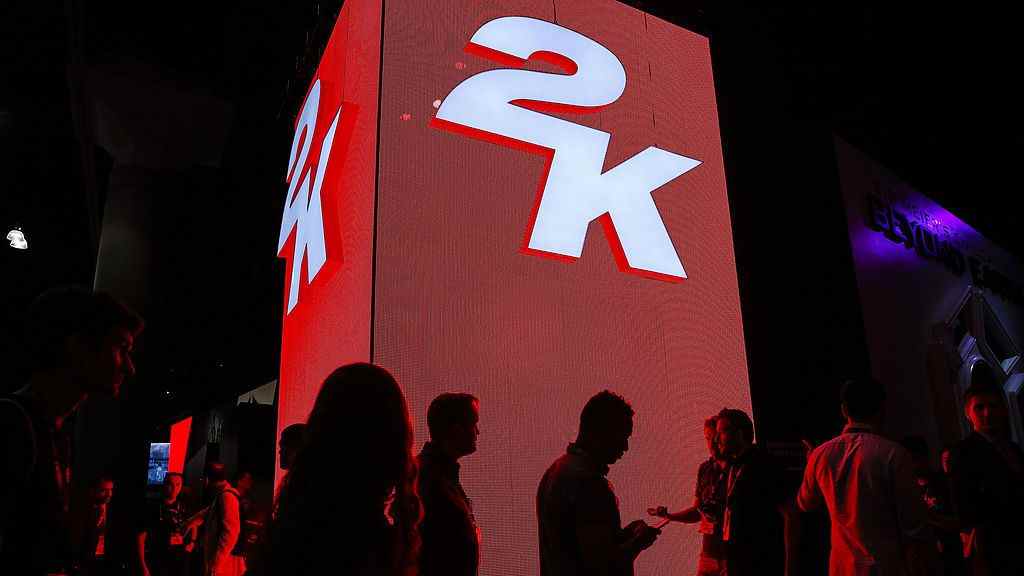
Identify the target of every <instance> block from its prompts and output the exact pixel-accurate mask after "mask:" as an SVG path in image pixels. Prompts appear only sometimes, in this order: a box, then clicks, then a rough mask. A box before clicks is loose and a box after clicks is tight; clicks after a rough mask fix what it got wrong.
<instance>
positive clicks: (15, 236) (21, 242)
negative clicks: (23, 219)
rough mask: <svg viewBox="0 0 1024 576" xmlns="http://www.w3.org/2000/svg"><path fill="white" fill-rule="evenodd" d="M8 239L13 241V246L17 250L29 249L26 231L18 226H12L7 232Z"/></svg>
mask: <svg viewBox="0 0 1024 576" xmlns="http://www.w3.org/2000/svg"><path fill="white" fill-rule="evenodd" d="M0 230H2V228H0ZM7 240H8V241H9V242H10V243H11V248H14V249H15V250H28V239H27V238H25V233H24V232H22V231H21V228H20V227H18V226H15V227H14V228H11V231H10V232H8V233H7Z"/></svg>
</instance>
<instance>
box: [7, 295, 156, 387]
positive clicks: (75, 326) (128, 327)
mask: <svg viewBox="0 0 1024 576" xmlns="http://www.w3.org/2000/svg"><path fill="white" fill-rule="evenodd" d="M142 327H143V323H142V319H141V318H140V317H139V316H138V315H137V314H135V313H134V312H132V311H131V310H129V309H128V308H127V307H126V306H125V305H124V304H121V303H120V302H118V301H117V300H116V299H114V297H112V296H110V295H109V294H106V293H103V292H93V291H91V290H86V289H83V288H75V287H65V288H55V289H53V290H49V291H47V292H45V293H43V294H42V295H40V296H39V297H38V298H36V300H35V301H34V302H33V303H32V305H31V307H30V309H29V312H28V338H27V343H28V352H29V360H30V362H31V369H32V372H33V373H42V372H57V373H61V374H63V375H66V376H67V378H66V381H67V382H68V383H69V384H70V385H72V386H77V387H79V388H80V392H81V394H82V395H83V396H87V395H90V394H107V395H110V396H117V394H118V392H119V391H120V388H121V383H122V382H123V381H124V378H125V376H131V375H133V374H134V373H135V364H134V363H133V360H132V351H133V348H134V345H135V337H136V336H138V334H139V333H140V332H141V331H142Z"/></svg>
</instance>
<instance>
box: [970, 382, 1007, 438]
mask: <svg viewBox="0 0 1024 576" xmlns="http://www.w3.org/2000/svg"><path fill="white" fill-rule="evenodd" d="M964 412H965V413H966V414H967V419H968V420H970V422H971V428H973V429H974V431H975V432H979V433H981V434H987V435H990V436H999V435H1003V434H1005V433H1006V432H1007V430H1008V425H1009V410H1008V409H1007V407H1006V396H1005V395H1004V394H1003V390H1002V389H1001V388H1000V387H999V384H998V383H997V382H996V379H995V376H994V375H993V374H992V371H991V369H989V368H988V367H987V366H976V367H975V368H974V373H973V374H972V382H971V385H970V386H969V387H968V388H967V390H966V391H965V392H964Z"/></svg>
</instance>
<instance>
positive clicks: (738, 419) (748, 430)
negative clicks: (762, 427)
mask: <svg viewBox="0 0 1024 576" xmlns="http://www.w3.org/2000/svg"><path fill="white" fill-rule="evenodd" d="M717 420H727V421H728V422H729V424H732V427H733V428H736V429H737V430H739V431H740V432H742V433H743V434H744V436H746V438H747V441H748V442H753V441H754V421H753V420H751V419H750V416H748V415H747V413H746V412H744V411H743V410H738V409H736V408H722V410H721V411H719V412H718V416H717V417H716V422H715V424H716V425H717V424H718V422H717Z"/></svg>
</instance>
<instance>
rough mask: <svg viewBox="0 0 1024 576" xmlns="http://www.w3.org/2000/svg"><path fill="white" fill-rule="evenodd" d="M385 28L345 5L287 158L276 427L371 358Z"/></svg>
mask: <svg viewBox="0 0 1024 576" xmlns="http://www.w3.org/2000/svg"><path fill="white" fill-rule="evenodd" d="M380 27H381V5H380V2H379V1H371V0H360V1H355V2H346V3H345V5H344V6H343V7H342V9H341V13H340V14H339V15H338V19H337V22H336V23H335V25H334V31H333V32H332V34H331V37H330V40H329V42H328V43H327V47H326V49H325V50H324V54H323V57H322V59H321V61H320V65H319V67H318V69H317V71H316V75H315V76H314V78H313V83H312V85H311V86H310V88H309V90H308V93H307V95H306V98H305V99H304V101H303V104H302V108H301V109H300V110H297V111H296V121H295V135H294V138H293V140H292V146H291V150H290V154H289V157H288V158H281V168H282V170H281V172H282V176H283V177H284V178H285V179H286V182H285V185H284V186H283V188H284V189H286V190H287V194H285V193H284V192H282V198H283V199H284V209H283V211H282V212H283V214H282V222H281V228H280V231H279V252H278V255H279V256H280V257H281V258H284V259H286V260H287V265H286V271H287V272H286V274H287V276H286V280H285V286H284V300H285V315H284V319H283V321H282V337H281V372H280V386H278V395H279V397H278V418H277V424H278V431H279V432H280V430H281V429H283V428H284V427H286V426H288V425H290V424H294V423H296V422H304V421H305V420H306V417H307V416H308V415H309V409H310V407H312V405H313V401H314V400H315V398H316V393H317V391H318V390H319V387H320V383H321V382H323V380H324V378H325V377H326V376H327V375H328V374H330V373H331V371H332V370H333V369H334V368H336V367H338V366H339V365H341V364H345V363H349V362H365V361H367V360H369V358H370V306H371V299H372V283H373V279H372V271H373V200H374V182H375V169H376V165H377V138H376V136H377V102H378V96H379V92H378V89H379V82H380ZM278 479H280V473H279V475H278Z"/></svg>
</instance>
